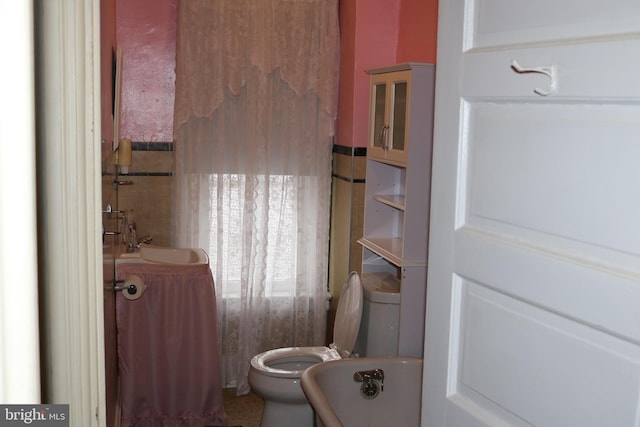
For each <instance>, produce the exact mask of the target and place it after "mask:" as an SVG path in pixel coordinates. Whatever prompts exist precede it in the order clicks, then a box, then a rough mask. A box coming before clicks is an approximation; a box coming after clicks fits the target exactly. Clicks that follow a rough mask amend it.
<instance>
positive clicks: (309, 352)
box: [251, 347, 340, 378]
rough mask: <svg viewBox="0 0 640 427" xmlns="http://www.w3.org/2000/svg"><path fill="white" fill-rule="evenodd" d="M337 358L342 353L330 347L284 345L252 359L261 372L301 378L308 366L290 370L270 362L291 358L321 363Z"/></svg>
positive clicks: (253, 365) (269, 374)
mask: <svg viewBox="0 0 640 427" xmlns="http://www.w3.org/2000/svg"><path fill="white" fill-rule="evenodd" d="M336 359H340V355H339V354H338V352H337V351H336V350H335V349H332V348H329V347H284V348H276V349H273V350H268V351H265V352H264V353H260V354H258V355H257V356H255V357H254V358H253V359H251V365H252V367H253V368H255V369H257V370H258V371H260V373H261V374H264V375H268V376H270V377H278V378H300V376H301V375H302V372H303V371H304V370H305V369H306V367H305V368H304V369H298V370H288V369H278V368H276V367H273V366H270V364H271V363H272V362H274V361H279V362H280V361H282V362H284V361H286V360H290V361H291V362H295V361H299V362H302V363H304V362H307V363H321V362H326V361H328V360H336Z"/></svg>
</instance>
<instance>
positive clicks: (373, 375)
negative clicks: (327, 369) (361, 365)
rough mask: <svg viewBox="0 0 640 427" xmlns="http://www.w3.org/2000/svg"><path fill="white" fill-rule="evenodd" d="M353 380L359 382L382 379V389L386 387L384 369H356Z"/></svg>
mask: <svg viewBox="0 0 640 427" xmlns="http://www.w3.org/2000/svg"><path fill="white" fill-rule="evenodd" d="M353 380H354V381H355V382H357V383H371V382H372V381H380V391H383V389H384V371H383V370H382V369H372V370H370V371H356V372H355V373H354V374H353Z"/></svg>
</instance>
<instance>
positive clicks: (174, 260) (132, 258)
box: [120, 245, 209, 265]
mask: <svg viewBox="0 0 640 427" xmlns="http://www.w3.org/2000/svg"><path fill="white" fill-rule="evenodd" d="M120 258H121V261H125V262H155V263H161V264H179V265H197V264H208V263H209V257H208V256H207V253H206V252H205V251H204V250H202V249H199V248H171V247H166V246H154V245H141V246H140V250H138V252H133V253H124V254H121V255H120Z"/></svg>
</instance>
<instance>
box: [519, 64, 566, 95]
mask: <svg viewBox="0 0 640 427" xmlns="http://www.w3.org/2000/svg"><path fill="white" fill-rule="evenodd" d="M511 68H513V70H514V71H515V72H516V73H519V74H522V73H540V74H544V75H545V76H547V77H549V78H550V79H551V84H550V86H549V89H548V90H543V89H540V88H538V87H537V88H535V89H533V91H534V92H535V93H537V94H538V95H540V96H548V95H550V94H552V93H553V92H555V90H556V85H557V82H556V66H555V65H550V66H548V67H522V66H520V64H518V62H517V61H516V60H515V59H514V60H512V61H511Z"/></svg>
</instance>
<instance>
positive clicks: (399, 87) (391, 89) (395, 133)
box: [369, 71, 411, 164]
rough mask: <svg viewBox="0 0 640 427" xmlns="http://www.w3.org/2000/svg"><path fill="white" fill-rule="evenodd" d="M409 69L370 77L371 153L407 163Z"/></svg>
mask: <svg viewBox="0 0 640 427" xmlns="http://www.w3.org/2000/svg"><path fill="white" fill-rule="evenodd" d="M410 76H411V72H410V71H399V72H393V73H385V74H378V75H373V76H372V77H371V98H370V103H371V113H370V114H371V115H370V126H369V153H370V155H372V156H374V157H377V158H380V159H382V160H389V161H391V162H396V163H401V164H404V163H406V160H407V154H406V153H407V148H408V131H407V119H408V117H409V115H408V105H409V93H410Z"/></svg>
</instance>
